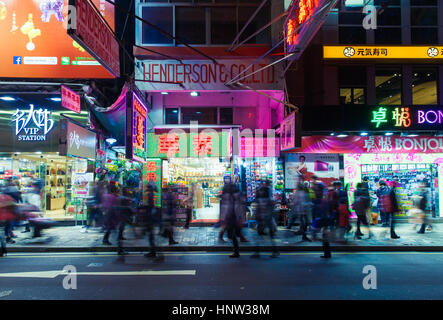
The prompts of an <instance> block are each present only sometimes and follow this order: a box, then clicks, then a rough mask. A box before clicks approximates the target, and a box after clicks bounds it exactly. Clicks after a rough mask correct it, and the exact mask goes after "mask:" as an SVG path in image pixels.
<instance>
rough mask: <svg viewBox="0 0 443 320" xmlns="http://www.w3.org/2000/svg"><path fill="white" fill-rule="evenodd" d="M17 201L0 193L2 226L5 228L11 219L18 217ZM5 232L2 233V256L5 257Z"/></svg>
mask: <svg viewBox="0 0 443 320" xmlns="http://www.w3.org/2000/svg"><path fill="white" fill-rule="evenodd" d="M16 205H17V204H16V202H15V200H14V198H12V197H11V196H10V195H8V194H6V193H2V194H0V226H2V227H3V228H5V226H6V225H8V224H9V223H10V222H11V221H14V220H15V219H16V215H15V207H16ZM4 234H5V233H4V232H3V233H0V246H1V247H0V257H3V256H5V255H6V254H7V250H6V241H5V237H6V236H4Z"/></svg>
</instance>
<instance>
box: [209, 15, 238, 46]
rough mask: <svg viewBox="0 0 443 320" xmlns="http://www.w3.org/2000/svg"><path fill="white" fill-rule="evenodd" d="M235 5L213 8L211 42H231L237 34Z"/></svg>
mask: <svg viewBox="0 0 443 320" xmlns="http://www.w3.org/2000/svg"><path fill="white" fill-rule="evenodd" d="M236 17H237V13H236V8H235V7H213V8H211V44H231V43H232V41H233V40H234V39H235V36H236V34H237V19H236Z"/></svg>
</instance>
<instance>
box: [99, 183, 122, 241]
mask: <svg viewBox="0 0 443 320" xmlns="http://www.w3.org/2000/svg"><path fill="white" fill-rule="evenodd" d="M103 201H104V209H105V217H104V228H105V234H104V236H103V244H104V245H112V243H111V242H110V241H109V236H110V235H111V232H112V231H113V230H114V229H115V228H116V227H117V225H118V222H119V217H118V208H119V207H120V198H119V190H118V188H117V186H116V185H115V184H110V185H109V188H108V192H107V193H106V194H105V195H104V196H103Z"/></svg>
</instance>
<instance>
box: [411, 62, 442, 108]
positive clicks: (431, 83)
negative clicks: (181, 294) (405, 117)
mask: <svg viewBox="0 0 443 320" xmlns="http://www.w3.org/2000/svg"><path fill="white" fill-rule="evenodd" d="M437 74H438V73H437V69H435V68H414V69H413V70H412V103H413V104H415V105H418V104H437V103H438V94H437Z"/></svg>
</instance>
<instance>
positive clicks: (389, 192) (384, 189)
mask: <svg viewBox="0 0 443 320" xmlns="http://www.w3.org/2000/svg"><path fill="white" fill-rule="evenodd" d="M379 185H380V188H379V189H378V190H377V192H376V195H377V197H378V207H379V210H380V214H381V215H382V216H384V217H385V221H384V222H383V225H382V226H384V227H388V226H389V223H390V226H391V239H399V238H400V237H399V236H398V235H397V234H396V233H395V228H394V226H395V217H394V215H395V213H396V212H398V211H399V208H398V203H397V197H396V196H395V192H394V189H391V188H389V187H388V186H387V184H386V182H385V181H384V180H381V181H380V182H379Z"/></svg>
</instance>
